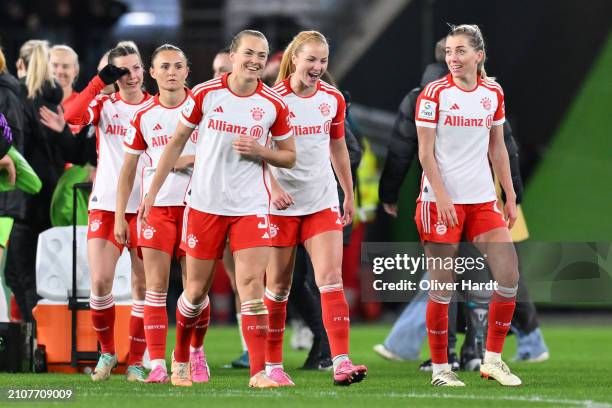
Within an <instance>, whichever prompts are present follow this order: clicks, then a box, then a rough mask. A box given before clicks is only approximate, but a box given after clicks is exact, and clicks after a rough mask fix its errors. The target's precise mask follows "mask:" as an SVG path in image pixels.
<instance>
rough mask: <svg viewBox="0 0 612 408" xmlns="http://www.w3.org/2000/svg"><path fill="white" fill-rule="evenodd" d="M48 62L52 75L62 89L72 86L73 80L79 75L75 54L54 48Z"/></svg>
mask: <svg viewBox="0 0 612 408" xmlns="http://www.w3.org/2000/svg"><path fill="white" fill-rule="evenodd" d="M49 62H50V63H51V69H52V70H53V75H54V76H55V78H56V79H57V81H58V82H59V83H60V85H61V87H62V88H64V89H66V88H70V87H72V84H73V83H74V80H75V79H76V77H77V75H79V69H78V67H77V60H76V58H75V56H74V55H73V54H71V53H69V52H68V51H64V50H55V51H52V52H51V55H50V58H49Z"/></svg>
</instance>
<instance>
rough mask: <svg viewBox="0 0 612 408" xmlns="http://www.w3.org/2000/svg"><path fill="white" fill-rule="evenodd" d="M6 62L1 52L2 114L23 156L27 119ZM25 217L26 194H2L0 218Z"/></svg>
mask: <svg viewBox="0 0 612 408" xmlns="http://www.w3.org/2000/svg"><path fill="white" fill-rule="evenodd" d="M5 61H6V60H5V58H4V54H3V53H2V50H0V112H1V113H2V114H3V115H4V117H5V118H6V122H7V124H8V126H9V127H10V129H11V134H12V145H13V146H14V147H15V149H17V150H18V151H19V152H20V153H21V154H23V153H24V140H23V127H24V120H25V119H24V110H23V105H22V103H21V100H20V99H19V81H18V80H17V78H15V77H14V76H12V75H11V74H10V73H9V72H8V71H7V69H6V63H5ZM2 156H4V155H2ZM0 157H1V156H0ZM7 158H8V157H7ZM9 160H10V158H9ZM25 215H26V214H25V193H24V192H23V191H21V190H19V189H15V190H13V191H9V192H4V193H0V217H11V218H13V219H17V220H23V219H24V218H25Z"/></svg>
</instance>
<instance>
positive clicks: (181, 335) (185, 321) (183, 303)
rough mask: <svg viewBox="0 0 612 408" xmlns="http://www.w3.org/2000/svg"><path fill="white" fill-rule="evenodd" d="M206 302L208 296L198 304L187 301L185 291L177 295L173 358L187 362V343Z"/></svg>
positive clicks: (180, 361)
mask: <svg viewBox="0 0 612 408" xmlns="http://www.w3.org/2000/svg"><path fill="white" fill-rule="evenodd" d="M207 302H208V296H207V297H206V299H205V300H204V302H203V303H200V304H199V305H192V304H191V303H189V301H188V300H187V299H186V298H185V292H183V294H182V295H181V297H179V300H178V302H177V306H176V346H175V347H174V359H175V360H176V361H177V362H179V363H187V362H189V343H190V341H191V336H192V335H193V329H194V328H195V325H196V323H197V321H198V319H199V318H200V313H201V312H202V309H203V308H204V307H205V306H207V305H206V304H205V303H207Z"/></svg>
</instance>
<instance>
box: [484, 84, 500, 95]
mask: <svg viewBox="0 0 612 408" xmlns="http://www.w3.org/2000/svg"><path fill="white" fill-rule="evenodd" d="M482 86H484V87H485V88H487V89H490V90H492V91H496V92H499V93H500V94H502V95H503V94H504V90H503V89H502V87H501V86H500V85H499V84H498V83H497V82H494V81H493V82H489V81H483V82H482Z"/></svg>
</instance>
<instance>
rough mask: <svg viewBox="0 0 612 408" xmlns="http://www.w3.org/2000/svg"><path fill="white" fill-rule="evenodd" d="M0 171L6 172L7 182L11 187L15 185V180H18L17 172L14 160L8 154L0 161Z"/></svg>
mask: <svg viewBox="0 0 612 408" xmlns="http://www.w3.org/2000/svg"><path fill="white" fill-rule="evenodd" d="M0 169H3V170H6V172H7V173H8V175H7V176H6V181H7V182H8V183H9V184H10V185H11V186H14V185H15V179H16V178H17V171H16V170H15V163H13V159H11V158H10V157H9V155H8V154H5V155H4V157H3V158H2V159H0Z"/></svg>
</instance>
